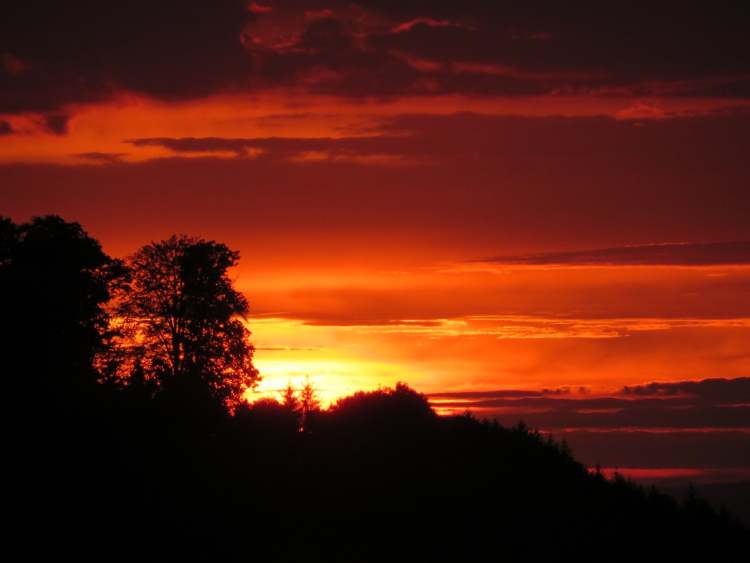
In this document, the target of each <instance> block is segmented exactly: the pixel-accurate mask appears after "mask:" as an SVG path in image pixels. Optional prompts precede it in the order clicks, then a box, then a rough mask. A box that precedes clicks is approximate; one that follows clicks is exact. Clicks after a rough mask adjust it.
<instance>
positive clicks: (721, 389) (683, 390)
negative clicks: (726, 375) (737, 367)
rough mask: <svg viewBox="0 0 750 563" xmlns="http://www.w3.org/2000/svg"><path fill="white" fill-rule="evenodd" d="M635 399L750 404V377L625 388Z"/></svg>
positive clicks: (624, 391)
mask: <svg viewBox="0 0 750 563" xmlns="http://www.w3.org/2000/svg"><path fill="white" fill-rule="evenodd" d="M622 391H623V394H625V395H631V396H634V397H639V398H640V397H674V396H684V395H687V396H689V397H693V398H696V399H703V400H706V401H711V402H714V403H728V404H735V403H750V377H739V378H736V379H722V378H715V379H703V380H701V381H672V382H653V383H647V384H645V385H631V386H627V387H624V388H623V390H622Z"/></svg>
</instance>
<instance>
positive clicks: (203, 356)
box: [0, 216, 750, 562]
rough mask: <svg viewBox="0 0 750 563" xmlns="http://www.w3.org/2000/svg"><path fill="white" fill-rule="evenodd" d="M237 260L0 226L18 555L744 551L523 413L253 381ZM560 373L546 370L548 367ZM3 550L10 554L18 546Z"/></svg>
mask: <svg viewBox="0 0 750 563" xmlns="http://www.w3.org/2000/svg"><path fill="white" fill-rule="evenodd" d="M238 260H239V255H238V253H236V252H234V251H232V250H230V249H229V248H227V247H226V246H225V245H223V244H220V243H216V242H214V241H206V240H202V239H195V238H191V237H184V236H182V237H177V236H175V237H172V238H170V239H167V240H165V241H160V242H155V243H150V244H148V245H146V246H144V247H143V248H141V249H140V250H139V251H137V252H136V253H135V254H134V255H133V256H132V257H130V258H129V259H127V260H124V261H121V260H116V259H113V258H111V257H109V256H107V254H106V253H105V252H104V251H103V250H102V248H101V245H100V244H99V243H98V242H97V241H96V240H94V239H93V238H91V237H90V236H89V235H88V234H87V233H86V232H85V231H84V230H83V228H82V227H81V226H80V225H79V224H77V223H74V222H67V221H65V220H63V219H61V218H60V217H56V216H46V217H38V218H34V219H32V220H31V221H30V222H28V223H24V224H15V223H14V222H12V221H11V220H9V219H0V295H1V297H0V299H1V300H2V313H3V315H2V328H1V329H0V330H2V335H1V336H2V342H3V353H2V355H3V364H4V369H3V374H4V378H3V379H4V384H5V406H6V408H5V412H6V420H7V422H6V434H7V435H8V442H7V443H8V446H9V447H8V448H7V451H6V455H7V457H6V467H7V468H9V470H10V471H9V474H8V476H6V491H7V493H8V494H7V498H8V499H9V502H8V504H7V506H8V507H9V511H8V514H9V515H10V519H11V521H12V525H11V529H10V534H9V535H10V536H12V539H11V541H10V543H9V544H8V545H7V547H6V549H7V550H8V551H10V549H12V548H11V546H15V548H17V547H19V546H20V548H21V549H22V553H23V556H24V557H23V558H24V559H29V560H34V559H37V558H40V557H58V558H62V557H64V558H66V559H68V558H73V559H74V560H75V559H78V560H81V559H83V560H89V559H92V560H93V559H96V560H104V561H107V560H129V561H132V560H138V561H177V560H200V561H209V560H210V561H214V560H215V561H328V562H332V561H348V562H353V561H427V560H448V559H452V560H454V561H456V560H458V561H475V560H480V559H481V560H497V561H500V560H519V559H524V560H528V559H531V560H535V559H538V558H541V557H545V558H551V559H555V560H557V559H563V558H568V557H570V558H574V559H577V560H583V561H594V560H596V561H625V560H632V559H633V558H634V557H639V558H644V557H645V558H647V559H652V558H656V557H668V558H670V560H671V559H674V558H676V557H681V556H685V557H687V556H690V557H696V556H702V557H707V558H711V560H734V559H739V558H740V557H741V556H740V555H739V554H742V553H744V552H745V551H746V548H747V545H749V544H748V539H750V537H749V535H748V531H747V530H746V529H744V528H743V527H742V526H741V525H740V524H739V522H737V521H736V520H735V519H734V518H733V517H732V516H731V515H730V514H728V513H727V512H726V511H724V510H720V511H717V510H715V509H714V508H713V507H711V506H710V505H709V504H708V503H706V502H705V501H703V500H701V499H699V498H696V497H695V495H691V496H690V497H689V498H688V499H687V500H686V501H684V502H678V501H676V500H675V499H674V498H672V497H670V496H668V495H665V494H662V493H660V492H659V491H658V490H656V489H654V488H650V489H645V488H643V487H640V486H638V485H636V484H634V483H632V482H630V481H627V480H625V479H623V478H621V477H616V478H615V479H613V480H608V479H605V478H604V476H603V475H601V474H600V473H599V472H590V471H589V470H587V468H586V467H584V466H583V465H582V464H581V463H579V462H577V461H576V460H575V459H574V458H573V456H572V455H571V453H570V451H569V450H568V448H567V446H566V445H565V444H564V443H557V442H555V441H553V440H551V439H550V438H547V437H543V436H542V435H541V434H539V433H538V432H536V431H534V430H532V429H529V428H527V427H526V426H525V425H524V424H523V423H520V422H519V423H518V424H517V425H516V426H513V427H504V426H501V425H499V424H498V423H497V422H495V421H487V420H478V419H477V418H475V417H474V416H472V415H471V414H469V413H467V414H464V415H460V416H438V415H437V414H436V413H435V411H434V410H433V409H432V408H431V406H430V404H429V402H428V400H427V399H426V398H425V396H424V395H422V394H420V393H418V392H416V391H415V390H413V389H411V388H410V387H409V386H408V385H406V384H404V383H399V384H398V385H396V386H395V387H394V388H383V389H379V390H377V391H368V392H358V393H355V394H354V395H352V396H349V397H345V398H341V399H339V400H338V401H336V402H335V403H334V404H332V405H331V406H330V407H329V408H327V409H322V408H321V407H320V403H319V401H318V400H317V398H316V396H315V392H314V388H313V387H312V386H311V385H309V384H308V385H306V386H305V387H303V388H302V389H295V388H293V387H291V386H290V387H288V388H287V389H286V390H284V392H283V393H281V394H280V397H279V400H274V399H262V400H258V401H256V402H254V403H247V402H245V401H244V400H242V397H243V394H244V393H245V392H246V391H247V390H248V389H252V388H253V386H254V385H255V383H256V382H257V380H258V377H259V374H258V371H257V370H256V369H255V367H254V366H253V362H252V359H253V347H252V345H251V344H250V340H249V339H250V333H249V331H248V330H247V328H246V325H245V323H244V322H243V316H245V315H247V313H248V310H249V309H248V304H247V301H246V300H245V298H244V296H242V295H241V294H240V293H238V292H237V291H236V290H234V288H233V287H232V285H231V281H230V279H229V277H228V276H227V271H228V269H229V268H231V267H232V266H234V265H235V264H236V263H237V261H238ZM553 367H554V366H550V368H551V369H552V368H553ZM16 544H17V545H16Z"/></svg>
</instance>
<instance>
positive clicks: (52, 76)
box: [0, 0, 750, 112]
mask: <svg viewBox="0 0 750 563" xmlns="http://www.w3.org/2000/svg"><path fill="white" fill-rule="evenodd" d="M675 14H679V17H675ZM749 24H750V22H749V21H748V11H747V10H746V7H745V6H744V3H743V2H722V3H720V4H716V3H714V4H712V5H711V6H708V7H707V6H703V5H698V4H696V5H692V4H685V3H676V2H663V3H659V5H658V6H655V5H653V4H652V3H647V2H636V3H630V2H629V3H625V2H616V3H614V4H613V3H607V4H602V3H600V2H595V1H594V0H584V1H578V2H572V3H571V2H566V3H564V4H560V3H555V2H524V3H515V2H490V1H483V0H474V1H468V2H462V3H460V4H459V3H455V2H454V3H435V2H421V1H406V2H391V1H386V0H376V1H374V2H367V3H364V2H363V3H361V4H358V3H351V2H344V1H343V0H332V1H330V2H317V1H316V0H309V1H291V2H274V3H271V2H269V3H268V5H266V4H263V5H260V4H257V3H255V4H250V3H248V2H246V1H245V0H215V1H209V0H165V1H162V2H157V3H154V2H150V1H146V0H133V1H129V2H119V3H114V4H113V3H103V2H93V1H90V0H71V1H69V2H64V3H61V2H53V1H52V0H48V1H41V2H25V1H21V0H11V1H8V2H4V3H3V5H2V8H0V54H1V55H2V59H1V60H0V62H2V65H0V112H21V111H55V110H58V109H60V108H61V107H62V106H63V105H65V104H67V103H71V102H86V101H92V100H100V99H103V98H106V97H108V96H110V95H112V94H113V93H115V92H117V91H119V90H123V89H124V90H130V91H136V92H140V93H144V94H148V95H151V96H155V97H158V98H161V99H168V100H173V99H191V98H199V97H203V96H207V95H210V94H213V93H217V92H226V91H253V90H257V89H259V88H267V87H273V86H278V85H287V86H292V87H294V88H295V89H298V90H302V91H314V92H324V93H331V94H337V95H344V96H397V95H403V94H409V93H412V94H431V93H452V92H458V93H466V94H484V95H527V94H559V93H578V94H590V93H595V94H596V93H605V94H606V93H613V92H619V93H624V94H626V95H634V96H643V95H653V94H663V95H673V96H685V95H705V96H721V97H736V98H747V97H748V93H749V92H750V79H749V78H748V68H750V48H749V47H748V42H747V41H746V30H747V28H748V27H750V25H749Z"/></svg>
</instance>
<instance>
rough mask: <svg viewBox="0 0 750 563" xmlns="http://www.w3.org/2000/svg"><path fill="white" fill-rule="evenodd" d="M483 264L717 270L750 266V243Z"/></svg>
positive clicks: (634, 248)
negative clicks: (708, 268) (722, 266)
mask: <svg viewBox="0 0 750 563" xmlns="http://www.w3.org/2000/svg"><path fill="white" fill-rule="evenodd" d="M482 261H483V262H494V263H498V264H508V265H535V266H544V265H565V266H717V265H731V264H750V242H747V241H738V242H711V243H687V242H683V243H661V244H641V245H631V246H621V247H614V248H601V249H594V250H582V251H572V252H546V253H539V254H528V255H520V256H497V257H492V258H487V259H486V260H482Z"/></svg>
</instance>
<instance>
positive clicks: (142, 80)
mask: <svg viewBox="0 0 750 563" xmlns="http://www.w3.org/2000/svg"><path fill="white" fill-rule="evenodd" d="M748 29H750V18H749V17H748V11H747V7H746V5H745V3H743V2H712V3H704V4H703V5H702V6H699V5H698V3H683V2H659V3H648V2H636V3H630V2H627V3H626V2H608V3H603V2H595V1H593V0H592V1H583V2H534V1H532V2H502V1H473V0H465V1H463V2H428V1H419V0H414V1H390V0H374V1H372V2H361V3H357V2H346V1H337V0H330V1H320V2H319V1H314V0H287V1H276V2H274V1H271V0H265V1H263V2H260V1H259V2H250V3H248V2H244V1H234V0H216V1H211V2H209V1H197V0H180V1H176V0H165V1H160V2H153V1H150V0H149V1H146V0H137V1H128V2H118V3H111V2H94V1H83V0H71V1H66V2H55V3H52V2H49V3H46V2H41V3H38V2H25V1H24V2H21V1H10V2H3V4H2V7H0V214H3V215H6V216H10V217H11V218H12V219H14V220H15V221H25V220H28V219H29V218H31V217H32V216H35V215H43V214H49V213H55V214H59V215H61V216H63V217H64V218H65V219H67V220H75V221H79V222H80V223H81V224H82V225H83V226H84V227H85V228H86V229H87V231H88V232H89V233H90V234H91V235H92V236H94V237H96V238H97V239H98V240H100V241H101V242H102V244H103V246H104V249H105V250H106V251H107V252H108V253H109V254H111V255H113V256H117V257H125V256H127V255H128V254H130V253H132V252H133V251H135V250H136V249H137V248H138V247H139V246H140V245H142V244H145V243H148V242H150V241H152V240H159V239H161V238H165V237H168V236H169V235H171V234H173V233H185V234H190V235H196V236H201V237H204V238H208V239H214V240H218V241H221V242H224V243H226V244H227V245H228V246H230V247H231V248H234V249H238V250H239V251H240V252H241V264H240V266H239V268H238V269H237V270H236V271H235V272H234V276H235V279H236V285H237V287H238V288H239V289H241V290H242V291H243V292H245V294H246V295H247V296H248V299H249V300H250V304H251V309H252V317H251V318H250V319H249V325H250V328H251V330H252V331H253V338H254V343H255V345H256V348H257V352H256V364H257V366H258V367H259V369H260V370H261V374H262V376H263V378H264V379H263V381H262V382H261V385H260V390H261V391H265V392H266V393H268V392H270V393H273V392H275V390H277V389H279V388H280V387H282V386H284V385H285V384H286V383H287V382H288V381H295V382H299V381H300V380H302V378H303V377H304V376H306V375H309V377H310V379H311V381H312V382H313V383H314V384H315V385H316V386H317V387H318V389H319V390H320V393H321V395H322V397H323V398H324V399H325V400H326V401H330V400H333V399H335V398H336V397H337V396H340V395H341V394H344V393H349V392H352V391H354V390H357V389H372V388H376V387H377V386H378V385H391V384H393V383H395V382H396V381H406V382H408V383H409V384H410V385H412V386H414V387H415V388H416V389H418V390H420V391H422V392H425V393H429V394H433V399H434V402H435V405H436V406H438V407H439V408H440V409H442V411H443V412H451V411H456V410H457V411H463V410H464V409H465V408H466V407H467V406H471V407H472V409H473V410H475V412H476V413H477V414H480V415H482V416H484V415H487V416H498V417H499V418H500V420H501V421H503V422H507V423H513V422H515V421H516V420H517V419H518V418H521V417H523V418H524V419H525V420H527V421H529V423H530V424H531V425H533V426H538V427H540V428H543V429H549V430H553V431H556V432H559V433H565V434H567V435H568V438H569V439H570V442H571V443H572V444H573V446H574V448H576V447H577V448H578V451H579V452H581V455H582V456H583V457H584V458H585V459H584V460H585V461H586V462H588V463H592V464H593V463H595V462H600V463H601V464H602V465H605V466H607V467H610V466H619V467H630V468H633V469H634V470H638V471H646V473H645V474H644V473H641V474H639V476H643V475H646V477H649V476H651V477H653V476H659V475H660V474H658V472H657V473H652V474H648V471H649V470H650V471H667V470H672V473H671V474H674V475H678V474H679V471H677V470H680V471H683V475H688V476H690V477H691V478H692V477H694V476H695V473H688V474H685V473H684V472H686V471H687V472H690V471H693V472H696V471H697V472H698V473H700V474H711V475H713V476H723V477H722V478H724V477H726V478H734V477H736V476H737V475H744V476H747V475H750V472H748V468H750V379H748V376H750V191H749V188H750V166H748V161H749V159H750V41H748V37H747V30H748ZM743 378H744V379H743ZM703 380H713V381H703ZM701 472H702V473H701ZM743 472H745V473H743Z"/></svg>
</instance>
